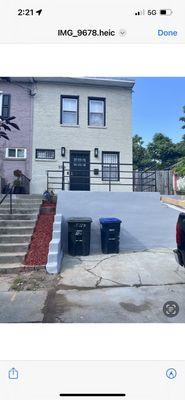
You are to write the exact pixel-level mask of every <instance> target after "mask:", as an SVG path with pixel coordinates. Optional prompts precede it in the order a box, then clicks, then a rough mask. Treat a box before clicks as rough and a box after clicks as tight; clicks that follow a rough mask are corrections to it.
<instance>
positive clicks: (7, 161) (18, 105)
mask: <svg viewBox="0 0 185 400" xmlns="http://www.w3.org/2000/svg"><path fill="white" fill-rule="evenodd" d="M33 88H34V85H33V80H32V79H31V78H0V115H1V116H2V117H4V118H6V117H9V116H15V117H16V119H15V122H16V123H17V125H18V126H19V128H20V131H17V130H15V129H12V131H11V132H8V136H9V140H5V139H3V138H1V139H0V176H1V177H2V178H3V179H2V181H3V183H4V184H5V183H6V184H8V183H12V182H13V181H14V180H15V179H16V178H15V176H14V174H13V172H14V170H16V169H19V170H21V171H22V173H23V174H25V175H26V176H27V177H28V178H31V165H32V132H33V129H32V122H33V115H32V107H33V98H34V97H33V95H34V91H33ZM12 122H14V121H12Z"/></svg>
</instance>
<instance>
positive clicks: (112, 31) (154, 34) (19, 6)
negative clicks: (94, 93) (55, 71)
mask: <svg viewBox="0 0 185 400" xmlns="http://www.w3.org/2000/svg"><path fill="white" fill-rule="evenodd" d="M0 15H1V24H0V43H38V44H39V43H47V44H49V43H50V44H51V43H56V44H63V43H67V44H70V43H71V44H81V43H83V44H89V43H92V44H93V43H94V44H105V43H109V44H110V43H112V44H116V43H117V44H131V43H157V44H163V43H171V44H173V43H185V26H184V20H185V3H183V2H182V3H181V4H179V3H178V2H175V1H172V0H163V2H162V3H161V1H159V0H155V5H154V2H153V1H151V0H149V1H148V0H143V1H142V2H141V3H140V4H139V7H138V1H137V0H132V1H129V0H124V2H123V1H121V0H114V1H109V2H107V0H101V1H100V0H88V1H85V0H78V1H76V0H68V1H67V2H66V1H64V0H55V1H54V2H48V1H45V0H41V1H40V2H39V4H38V1H37V0H32V1H30V0H26V1H18V0H1V3H0Z"/></svg>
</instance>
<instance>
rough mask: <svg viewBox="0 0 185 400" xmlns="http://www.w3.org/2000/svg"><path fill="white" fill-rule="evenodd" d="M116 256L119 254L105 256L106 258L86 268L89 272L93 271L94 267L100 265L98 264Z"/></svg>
mask: <svg viewBox="0 0 185 400" xmlns="http://www.w3.org/2000/svg"><path fill="white" fill-rule="evenodd" d="M116 256H118V254H112V255H111V256H109V257H105V258H103V259H102V260H99V261H98V262H97V263H96V264H95V265H94V267H91V268H85V270H86V271H88V272H89V271H91V270H92V269H95V268H96V267H98V265H100V264H101V263H102V262H104V261H106V260H109V259H110V258H113V257H116Z"/></svg>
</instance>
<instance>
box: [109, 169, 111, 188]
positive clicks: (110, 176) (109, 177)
mask: <svg viewBox="0 0 185 400" xmlns="http://www.w3.org/2000/svg"><path fill="white" fill-rule="evenodd" d="M109 192H111V164H109Z"/></svg>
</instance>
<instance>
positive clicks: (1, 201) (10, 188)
mask: <svg viewBox="0 0 185 400" xmlns="http://www.w3.org/2000/svg"><path fill="white" fill-rule="evenodd" d="M13 190H14V185H10V184H9V185H8V186H7V190H6V193H5V195H4V196H3V198H2V199H1V200H0V206H1V204H2V203H3V202H4V200H5V199H6V198H7V197H8V196H10V197H9V210H10V214H13V205H12V194H13Z"/></svg>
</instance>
